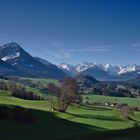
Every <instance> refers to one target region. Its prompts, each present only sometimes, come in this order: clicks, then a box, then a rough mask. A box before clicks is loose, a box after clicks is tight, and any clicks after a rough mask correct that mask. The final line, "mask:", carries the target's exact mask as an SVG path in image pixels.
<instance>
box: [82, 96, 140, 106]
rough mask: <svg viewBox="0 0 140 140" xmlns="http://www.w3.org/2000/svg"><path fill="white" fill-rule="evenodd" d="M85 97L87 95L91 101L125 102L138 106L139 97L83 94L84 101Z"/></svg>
mask: <svg viewBox="0 0 140 140" xmlns="http://www.w3.org/2000/svg"><path fill="white" fill-rule="evenodd" d="M87 97H88V100H89V101H92V102H101V103H106V102H110V103H126V104H128V105H129V106H137V107H140V98H129V97H110V96H102V95H83V99H84V101H86V98H87Z"/></svg>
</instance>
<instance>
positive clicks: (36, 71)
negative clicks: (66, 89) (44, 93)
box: [0, 42, 65, 79]
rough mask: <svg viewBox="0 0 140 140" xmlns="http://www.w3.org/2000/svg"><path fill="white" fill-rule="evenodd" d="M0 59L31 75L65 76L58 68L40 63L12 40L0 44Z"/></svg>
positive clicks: (44, 76) (46, 76)
mask: <svg viewBox="0 0 140 140" xmlns="http://www.w3.org/2000/svg"><path fill="white" fill-rule="evenodd" d="M0 59H1V60H3V61H5V62H7V63H9V64H11V65H12V66H13V67H14V68H16V69H18V70H19V71H22V72H25V73H27V74H29V75H32V77H43V78H58V79H61V78H63V77H64V76H65V74H64V73H63V72H60V71H59V70H57V69H58V68H57V69H56V68H55V69H54V67H52V65H50V66H46V65H44V64H42V63H40V62H39V61H37V60H36V59H35V58H34V57H32V56H31V55H30V54H28V53H27V52H26V51H24V50H23V49H22V48H21V47H20V46H19V45H18V44H16V43H14V42H11V43H8V44H5V45H3V46H0ZM58 71H59V73H58Z"/></svg>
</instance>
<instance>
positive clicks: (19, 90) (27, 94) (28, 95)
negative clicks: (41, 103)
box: [11, 87, 44, 100]
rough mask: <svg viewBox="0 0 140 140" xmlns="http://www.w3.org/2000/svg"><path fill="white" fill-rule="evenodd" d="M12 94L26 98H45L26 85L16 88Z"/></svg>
mask: <svg viewBox="0 0 140 140" xmlns="http://www.w3.org/2000/svg"><path fill="white" fill-rule="evenodd" d="M11 94H12V96H15V97H18V98H22V99H26V100H43V99H44V98H43V97H41V96H39V95H37V94H35V93H33V92H32V91H27V90H26V89H25V88H24V87H21V88H15V89H14V90H13V91H12V93H11Z"/></svg>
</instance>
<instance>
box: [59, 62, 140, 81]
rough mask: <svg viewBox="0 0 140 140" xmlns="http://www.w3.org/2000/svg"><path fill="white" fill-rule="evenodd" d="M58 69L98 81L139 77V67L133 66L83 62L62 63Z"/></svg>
mask: <svg viewBox="0 0 140 140" xmlns="http://www.w3.org/2000/svg"><path fill="white" fill-rule="evenodd" d="M58 67H59V68H61V69H62V70H64V71H65V72H66V71H68V73H69V74H70V73H71V71H72V73H73V72H74V73H75V75H78V74H80V73H82V74H87V75H91V76H93V77H95V78H96V79H98V80H105V79H106V80H110V79H114V80H116V79H118V80H121V79H122V80H124V79H127V77H130V76H129V75H131V76H132V75H135V76H136V74H137V75H140V66H138V65H135V64H133V65H124V66H117V65H111V64H98V63H88V62H83V63H81V64H77V65H69V64H66V63H62V64H60V65H59V66H58ZM125 75H127V76H125ZM121 77H123V78H121Z"/></svg>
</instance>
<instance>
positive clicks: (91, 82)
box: [75, 74, 99, 91]
mask: <svg viewBox="0 0 140 140" xmlns="http://www.w3.org/2000/svg"><path fill="white" fill-rule="evenodd" d="M75 79H76V81H77V82H78V84H79V87H80V90H81V91H89V90H92V89H93V88H94V87H95V86H96V84H98V83H99V82H98V81H97V80H96V79H95V78H93V77H92V76H89V75H83V74H81V75H78V76H77V77H76V78H75Z"/></svg>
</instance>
